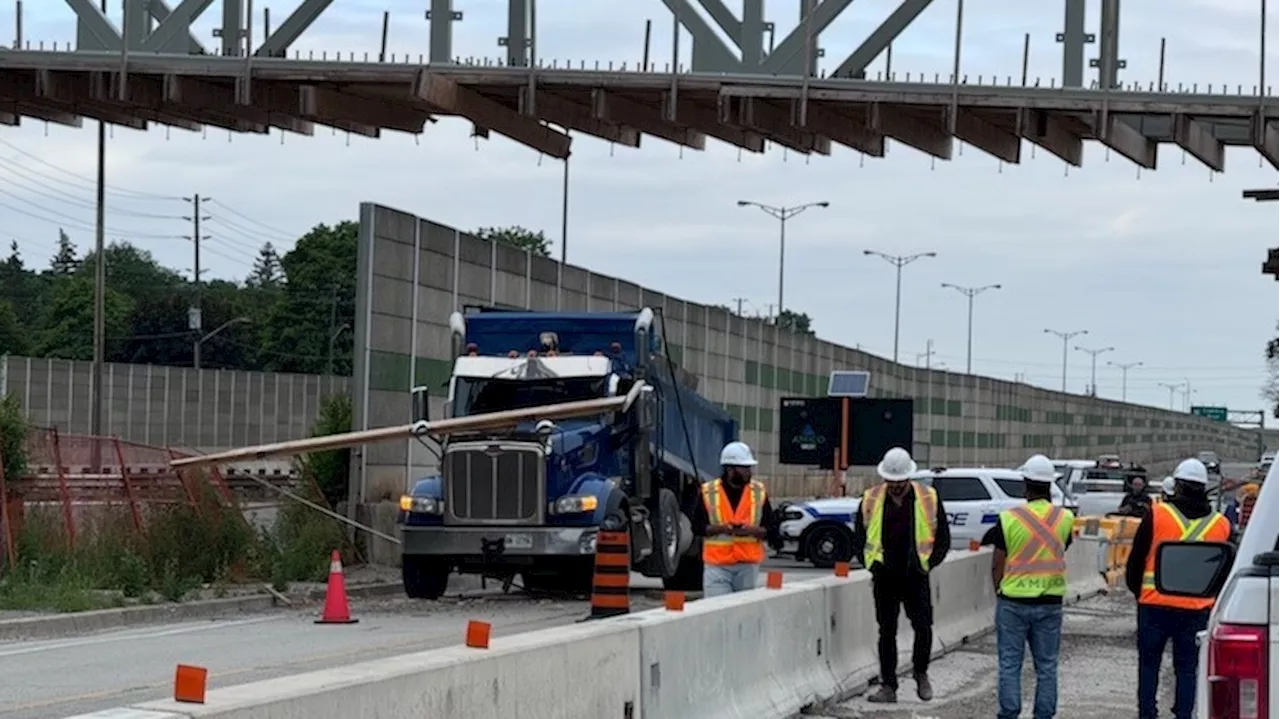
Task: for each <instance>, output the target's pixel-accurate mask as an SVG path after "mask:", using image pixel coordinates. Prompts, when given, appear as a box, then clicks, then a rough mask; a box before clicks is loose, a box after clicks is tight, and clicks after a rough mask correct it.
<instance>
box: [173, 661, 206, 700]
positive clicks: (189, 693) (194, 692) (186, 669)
mask: <svg viewBox="0 0 1280 719" xmlns="http://www.w3.org/2000/svg"><path fill="white" fill-rule="evenodd" d="M208 681H209V670H208V669H205V668H204V667H194V666H190V665H188V664H179V665H178V669H177V671H175V672H174V675H173V700H174V701H175V702H186V703H188V704H204V692H205V686H206V685H207V684H208Z"/></svg>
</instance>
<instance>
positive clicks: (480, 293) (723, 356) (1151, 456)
mask: <svg viewBox="0 0 1280 719" xmlns="http://www.w3.org/2000/svg"><path fill="white" fill-rule="evenodd" d="M358 265H359V289H358V292H357V299H356V302H357V310H356V327H355V334H356V339H355V344H356V357H355V363H356V364H355V377H354V382H355V384H354V392H355V397H356V398H357V401H356V404H355V416H356V424H357V428H359V429H364V428H370V427H383V426H389V425H393V424H401V423H406V422H408V421H410V412H411V408H410V400H409V394H408V392H409V389H410V388H411V387H412V386H414V385H418V384H426V385H427V386H429V387H430V388H431V390H432V393H433V395H434V399H433V401H432V402H431V411H432V413H433V416H440V415H441V413H442V412H443V397H444V395H445V391H446V390H445V382H446V381H447V379H448V376H449V373H450V370H451V363H450V361H449V330H448V317H449V313H450V312H452V311H454V310H455V309H460V308H461V307H462V306H464V305H468V304H472V305H485V304H488V305H500V306H505V307H512V308H521V309H525V308H528V309H536V310H573V311H584V310H586V311H613V310H634V309H637V308H639V307H642V306H647V307H650V308H652V309H654V310H655V311H660V312H661V313H662V315H663V316H664V317H665V323H664V324H665V331H666V336H665V338H666V343H667V347H668V348H669V351H670V355H671V356H672V357H673V358H674V359H676V360H677V361H678V362H679V363H680V364H681V365H682V366H683V367H684V368H685V369H687V370H689V371H691V372H693V373H695V374H697V375H698V376H699V377H700V378H701V381H700V391H701V392H702V393H703V395H704V396H706V397H707V398H709V399H711V400H712V401H714V402H717V403H720V404H721V405H723V406H724V407H725V408H726V409H727V410H728V411H729V412H730V413H731V414H733V416H734V417H736V418H737V419H738V420H739V423H740V425H741V427H742V430H743V431H742V434H743V439H744V440H745V441H746V442H748V443H749V444H751V445H752V446H753V447H754V448H755V449H756V451H757V454H758V456H759V457H760V460H761V467H760V474H761V475H762V476H763V477H764V478H766V479H767V480H769V481H770V484H771V487H770V489H771V491H772V493H773V494H774V495H775V496H792V497H799V496H811V495H814V494H818V493H819V492H820V491H821V490H822V488H823V487H825V486H827V485H828V484H829V476H830V475H829V474H827V473H818V472H806V471H805V470H804V469H803V468H799V467H784V466H782V465H779V464H778V463H777V447H778V439H777V410H778V407H779V400H780V399H781V398H782V397H785V396H810V395H824V394H826V389H827V377H828V375H829V373H830V372H831V371H832V370H837V369H861V370H869V371H870V372H871V395H872V396H876V397H911V398H914V399H915V400H916V415H915V447H914V450H915V454H916V455H917V457H918V458H920V459H921V460H922V462H923V463H926V464H929V465H935V466H936V465H943V464H945V465H950V466H959V465H987V466H1014V465H1016V463H1018V462H1021V461H1022V460H1023V459H1025V458H1026V457H1027V456H1029V455H1030V454H1032V453H1035V452H1045V453H1047V454H1049V455H1051V456H1054V457H1064V458H1089V457H1095V456H1097V455H1098V454H1103V453H1118V454H1120V455H1121V456H1122V457H1124V458H1125V459H1128V460H1133V461H1138V462H1143V463H1146V464H1148V465H1154V466H1152V469H1153V471H1159V470H1162V469H1164V467H1165V465H1167V464H1169V463H1171V462H1172V461H1174V460H1176V459H1180V458H1184V457H1186V456H1188V455H1190V454H1193V453H1195V452H1196V451H1199V450H1202V449H1215V450H1217V452H1218V453H1219V454H1220V455H1222V456H1224V457H1231V458H1236V457H1240V458H1247V459H1249V460H1252V459H1253V458H1254V457H1255V456H1256V454H1257V438H1256V436H1255V435H1254V434H1252V433H1250V432H1247V431H1245V430H1239V429H1235V428H1233V427H1230V426H1228V425H1226V424H1223V423H1215V422H1212V421H1209V420H1205V419H1201V418H1197V417H1191V416H1189V415H1185V414H1181V413H1175V412H1169V411H1165V410H1162V409H1157V408H1154V407H1146V406H1138V405H1130V404H1123V403H1120V402H1113V401H1110V400H1105V399H1097V398H1090V397H1083V396H1079V395H1071V394H1063V393H1060V392H1053V391H1049V390H1045V389H1040V388H1038V387H1032V386H1029V385H1025V384H1019V383H1014V382H1006V381H1003V380H995V379H990V378H987V377H976V376H970V375H961V374H955V373H951V372H943V371H928V370H923V369H919V368H915V367H907V366H903V365H896V364H894V363H892V362H890V361H888V360H886V359H883V358H881V357H876V356H873V355H870V354H867V353H865V352H860V351H857V350H854V349H850V348H848V347H842V346H840V345H836V344H833V343H830V342H826V341H824V340H821V339H819V338H817V337H814V336H811V335H798V334H793V333H791V332H789V331H787V330H779V329H778V328H777V327H775V326H773V325H769V324H766V323H764V322H762V321H760V320H757V319H752V318H745V317H738V316H735V315H733V314H731V313H730V312H728V311H727V310H726V309H724V308H721V307H710V306H707V305H701V304H697V303H695V302H690V301H688V300H685V299H681V298H678V297H672V296H670V295H666V294H663V293H662V292H659V291H656V290H652V289H649V288H645V287H640V286H638V285H635V284H633V283H631V282H627V281H626V280H623V279H619V278H617V277H610V276H607V275H601V274H597V273H594V272H591V271H589V270H587V269H585V268H581V267H574V266H572V265H561V264H559V263H557V262H555V261H553V260H550V259H547V258H544V257H539V256H535V255H531V254H530V253H528V252H524V251H520V250H516V249H514V248H512V247H509V246H506V245H502V244H496V243H491V242H487V241H484V240H480V239H477V238H475V237H472V236H471V235H469V234H467V233H465V232H460V231H458V230H457V229H455V228H452V227H446V226H444V225H440V224H437V223H434V222H431V221H430V220H426V219H421V218H418V217H415V216H413V215H410V214H407V213H404V212H400V211H397V210H393V209H390V208H387V207H382V206H379V205H375V204H372V203H365V204H362V205H361V206H360V246H359V262H358ZM497 349H498V351H506V350H507V349H511V348H497ZM482 350H484V351H493V350H494V348H482ZM355 464H356V467H355V470H356V471H355V472H354V473H353V477H356V478H358V479H357V481H358V482H360V484H361V488H362V489H361V491H360V494H359V497H360V499H361V501H365V502H369V501H376V500H378V499H379V498H383V497H394V496H398V495H399V494H400V493H401V492H402V491H403V490H404V488H405V486H406V484H407V482H409V481H410V477H412V478H414V479H416V478H417V477H419V476H421V475H422V474H424V473H427V472H429V471H431V470H432V469H433V468H434V464H435V458H434V457H433V456H432V455H431V454H430V453H429V452H428V451H427V450H426V449H425V448H422V447H419V446H417V445H416V444H415V443H413V442H404V443H386V444H382V445H378V446H373V447H369V448H368V449H367V453H366V454H365V455H364V456H363V457H360V458H358V459H357V460H356V462H355Z"/></svg>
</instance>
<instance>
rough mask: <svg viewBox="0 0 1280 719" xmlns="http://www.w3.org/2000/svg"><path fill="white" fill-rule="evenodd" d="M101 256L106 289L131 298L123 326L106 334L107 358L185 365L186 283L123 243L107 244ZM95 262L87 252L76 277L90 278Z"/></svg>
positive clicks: (188, 352)
mask: <svg viewBox="0 0 1280 719" xmlns="http://www.w3.org/2000/svg"><path fill="white" fill-rule="evenodd" d="M103 255H104V257H105V258H106V277H107V289H108V290H110V291H113V292H117V293H119V294H120V295H123V296H125V297H128V298H129V299H130V300H131V301H132V304H131V308H130V315H129V321H128V325H127V327H125V328H124V329H123V331H121V332H120V333H118V334H117V333H111V332H108V333H107V347H106V349H107V359H108V360H109V361H113V362H139V363H151V364H184V363H185V360H187V359H188V358H189V357H190V355H191V350H190V347H191V340H190V338H189V337H186V336H184V335H183V331H184V330H186V327H187V306H188V305H189V303H190V291H189V289H188V287H189V285H188V283H187V281H186V280H185V279H183V277H182V276H181V275H179V274H178V273H177V272H174V271H173V270H171V269H169V268H167V267H164V266H162V265H161V264H160V263H158V262H156V260H155V257H153V256H152V255H151V253H150V252H147V251H146V250H144V249H141V248H139V247H135V246H134V245H132V244H130V243H128V242H113V243H111V244H110V245H108V246H107V247H106V249H105V250H104V251H103ZM97 265H98V257H97V254H96V253H94V252H90V253H88V254H87V255H85V257H84V260H83V261H82V262H81V263H80V269H79V270H78V271H77V275H78V276H80V277H83V278H85V279H88V280H89V281H91V282H92V281H93V278H94V273H95V272H96V271H97Z"/></svg>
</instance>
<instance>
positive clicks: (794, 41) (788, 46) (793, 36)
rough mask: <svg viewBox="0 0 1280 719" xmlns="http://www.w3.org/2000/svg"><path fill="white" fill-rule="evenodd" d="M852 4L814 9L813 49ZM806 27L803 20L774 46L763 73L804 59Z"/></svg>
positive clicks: (830, 2) (826, 2)
mask: <svg viewBox="0 0 1280 719" xmlns="http://www.w3.org/2000/svg"><path fill="white" fill-rule="evenodd" d="M928 2H929V0H925V4H926V5H927V4H928ZM851 4H853V0H822V2H820V3H819V4H818V6H817V7H816V8H814V11H813V19H812V21H810V22H812V25H813V26H812V30H813V45H812V47H813V48H814V49H815V50H816V49H817V47H818V38H819V37H821V36H822V32H823V31H824V30H826V29H827V28H828V27H830V26H831V23H833V22H835V20H836V18H838V17H840V13H842V12H844V11H845V9H846V8H848V7H849V6H850V5H851ZM908 22H910V21H908ZM805 25H806V23H805V21H804V20H803V19H801V22H800V25H799V26H797V27H796V28H795V29H793V30H792V31H791V32H789V33H787V36H786V37H785V38H783V40H782V42H780V43H778V44H777V45H776V46H774V48H773V53H771V54H770V55H769V59H768V60H765V61H764V64H763V65H761V67H760V69H761V71H762V72H763V73H766V74H769V75H776V74H779V73H781V72H782V71H783V70H784V69H786V67H787V65H789V64H790V63H791V62H792V61H793V60H795V58H796V57H800V58H801V60H803V59H804V50H805V47H806V46H808V44H809V43H808V40H807V38H806V37H805V30H806V27H805ZM846 62H847V61H846ZM815 69H816V68H815ZM803 73H804V71H803V70H801V74H803Z"/></svg>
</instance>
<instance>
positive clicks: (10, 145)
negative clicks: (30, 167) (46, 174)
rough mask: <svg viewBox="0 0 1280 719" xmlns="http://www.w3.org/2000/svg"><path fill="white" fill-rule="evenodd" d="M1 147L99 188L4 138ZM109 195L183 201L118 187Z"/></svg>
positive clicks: (94, 181)
mask: <svg viewBox="0 0 1280 719" xmlns="http://www.w3.org/2000/svg"><path fill="white" fill-rule="evenodd" d="M0 145H4V146H5V147H8V148H9V149H11V150H13V151H14V152H17V153H18V154H20V155H23V156H25V157H28V158H30V159H32V160H35V161H36V162H38V163H40V164H41V165H44V166H45V167H48V168H49V169H51V170H54V171H55V172H58V173H60V174H63V175H66V176H67V177H71V178H74V179H76V180H78V181H79V182H80V183H83V184H86V185H88V186H90V187H96V186H97V180H93V179H90V178H88V177H85V176H84V175H81V174H78V173H75V172H72V171H70V170H67V169H64V168H61V167H58V166H57V165H55V164H53V163H51V162H47V161H45V160H43V159H41V158H39V157H37V156H36V155H34V154H32V153H30V152H27V151H26V150H24V149H22V148H21V147H18V146H17V145H14V144H13V143H11V142H9V141H8V140H5V139H3V138H0ZM107 194H114V195H125V196H132V197H133V198H135V199H138V200H180V199H182V198H181V197H178V196H176V195H158V194H156V193H154V192H143V191H140V190H131V189H128V188H122V187H116V188H114V189H112V188H107Z"/></svg>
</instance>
